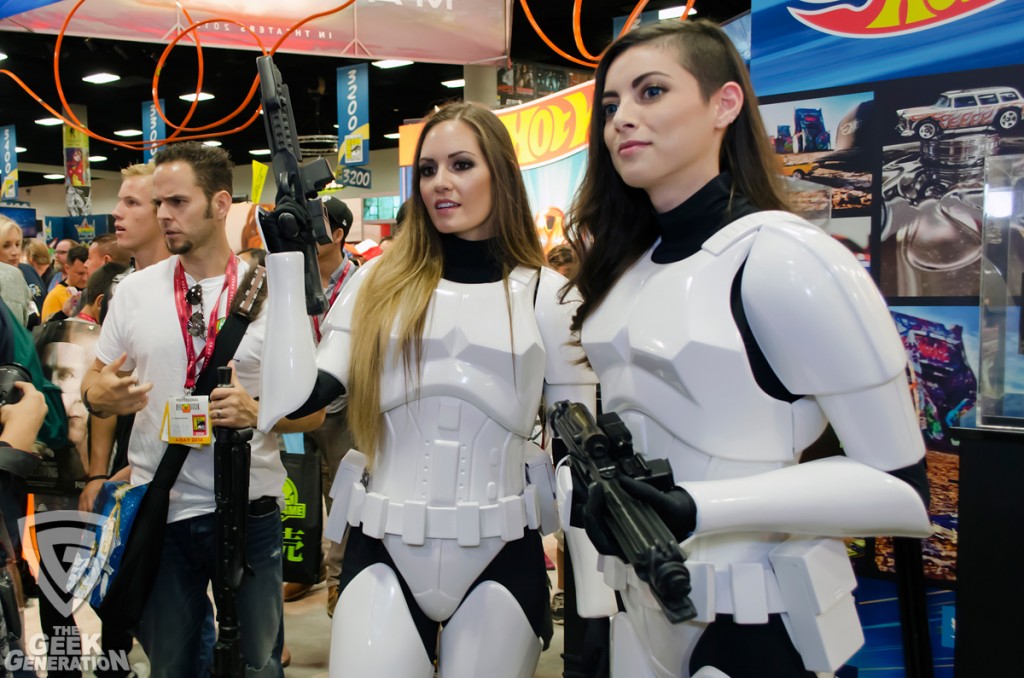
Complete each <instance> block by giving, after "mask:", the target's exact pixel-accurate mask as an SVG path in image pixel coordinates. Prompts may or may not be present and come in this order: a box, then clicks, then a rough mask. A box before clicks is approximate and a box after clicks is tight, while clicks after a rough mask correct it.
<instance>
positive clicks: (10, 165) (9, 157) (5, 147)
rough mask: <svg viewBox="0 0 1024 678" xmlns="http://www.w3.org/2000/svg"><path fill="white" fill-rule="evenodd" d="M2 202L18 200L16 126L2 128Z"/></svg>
mask: <svg viewBox="0 0 1024 678" xmlns="http://www.w3.org/2000/svg"><path fill="white" fill-rule="evenodd" d="M0 162H2V163H3V164H2V165H0V200H17V199H18V138H17V136H16V135H15V133H14V125H4V126H3V127H0Z"/></svg>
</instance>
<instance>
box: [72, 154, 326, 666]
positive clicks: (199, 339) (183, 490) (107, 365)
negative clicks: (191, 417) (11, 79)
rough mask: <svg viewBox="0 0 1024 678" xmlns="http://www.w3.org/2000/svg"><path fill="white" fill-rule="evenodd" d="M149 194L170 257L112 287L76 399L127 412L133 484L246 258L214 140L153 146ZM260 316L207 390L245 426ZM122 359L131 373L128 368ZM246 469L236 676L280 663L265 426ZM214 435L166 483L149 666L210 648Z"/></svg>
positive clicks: (276, 555)
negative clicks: (231, 239)
mask: <svg viewBox="0 0 1024 678" xmlns="http://www.w3.org/2000/svg"><path fill="white" fill-rule="evenodd" d="M155 164H156V169H155V171H154V174H153V200H154V203H155V204H156V205H157V219H158V220H159V222H160V226H161V228H162V229H163V233H164V238H165V240H166V242H167V247H168V249H169V250H170V251H171V253H172V254H174V255H177V256H172V257H171V258H169V259H166V260H164V261H161V262H159V263H157V264H154V265H152V266H149V267H147V268H146V269H145V270H143V271H138V272H136V273H133V274H132V275H130V276H128V277H127V278H126V279H125V280H124V281H123V282H122V283H121V284H120V285H119V286H118V289H117V294H115V295H114V298H113V301H112V303H111V306H110V309H109V310H108V313H107V318H106V322H104V324H103V330H102V333H101V335H100V340H99V344H98V345H97V347H96V356H97V357H96V362H95V363H94V364H93V367H92V369H91V370H90V372H89V374H88V375H87V376H86V379H85V380H84V381H83V384H82V387H83V401H84V402H85V404H86V406H87V407H89V408H90V411H91V412H92V413H93V414H96V415H97V416H110V415H113V414H130V413H135V425H134V427H133V430H132V436H131V441H130V443H129V447H128V464H129V467H130V469H131V479H132V482H133V483H136V484H138V483H145V482H148V481H149V480H151V479H152V478H153V475H154V473H155V472H156V469H157V467H158V465H159V463H160V459H161V457H162V455H163V452H164V450H165V448H166V443H165V442H163V441H162V440H161V422H162V418H163V414H164V410H165V408H167V407H168V406H169V405H170V404H171V403H172V402H173V399H176V398H180V397H182V396H183V395H185V394H186V392H187V391H188V390H189V389H191V387H192V385H193V384H194V383H195V380H196V378H197V377H198V375H199V374H200V373H201V371H202V369H203V368H204V363H205V361H206V360H207V359H208V356H209V355H210V354H211V353H212V349H211V347H210V344H211V343H213V342H215V341H216V330H217V329H219V322H220V321H221V320H223V319H224V318H225V317H226V315H227V312H228V308H229V306H230V299H231V297H232V296H233V293H234V292H235V290H236V289H238V288H239V287H240V283H241V281H242V280H243V278H244V277H245V273H246V272H247V270H248V267H247V266H246V265H245V264H244V263H243V262H240V261H239V260H238V258H237V257H235V255H234V253H233V252H232V251H231V248H230V246H229V245H228V241H227V236H226V232H225V222H226V218H227V213H228V210H229V208H230V207H231V185H232V176H231V167H232V166H231V161H230V159H229V158H228V155H227V153H226V152H224V151H223V150H221V149H219V148H214V147H210V146H204V145H202V144H198V143H194V142H187V143H183V144H174V145H170V146H167V147H165V148H164V149H163V150H161V151H160V152H159V153H157V154H156V157H155ZM265 325H266V318H265V317H264V316H263V315H260V316H259V317H258V318H257V319H255V320H254V321H253V322H252V323H251V324H250V325H249V328H248V331H247V332H246V334H245V337H244V338H243V339H242V342H241V344H240V345H239V347H238V349H237V350H236V351H235V354H234V361H233V367H234V374H233V378H232V388H218V389H215V390H214V391H213V393H211V395H210V403H209V412H210V425H211V426H212V427H216V426H225V427H229V428H245V427H253V428H255V426H256V418H257V414H258V411H259V404H258V401H256V400H254V399H253V398H252V397H251V396H250V393H252V394H258V393H259V390H260V357H261V351H262V344H263V334H264V328H265ZM133 370H135V371H136V374H137V379H136V378H135V377H133V376H132V371H133ZM282 421H283V426H282V427H281V428H280V430H281V431H305V430H309V429H312V428H315V427H317V426H318V425H319V424H320V423H321V422H322V421H323V415H322V413H318V414H316V415H311V416H310V417H307V418H304V419H300V420H294V421H289V420H287V419H285V420H282ZM251 445H252V457H251V472H250V477H249V499H250V504H249V516H248V519H247V521H248V522H247V529H246V560H247V563H248V565H249V567H250V568H251V569H252V572H253V576H251V577H250V576H246V577H243V579H242V586H241V589H240V590H239V592H238V597H237V611H238V617H239V619H240V621H241V629H242V643H241V644H242V652H243V656H244V659H245V663H246V666H247V671H246V675H247V676H281V675H282V670H281V663H280V657H281V639H282V637H283V629H284V627H283V623H282V600H281V517H280V510H279V508H278V500H279V498H280V497H281V489H282V485H283V483H284V479H285V472H284V468H283V467H282V465H281V460H280V455H279V452H278V446H277V441H276V439H275V437H274V436H264V435H262V434H260V433H259V432H255V434H254V436H253V439H252V443H251ZM214 510H215V503H214V473H213V448H212V445H206V446H203V447H201V448H199V449H196V450H193V451H191V452H190V453H189V456H188V459H187V460H186V461H185V464H184V466H183V467H182V469H181V472H180V473H179V474H178V478H177V482H176V483H175V484H174V487H173V488H172V490H171V494H170V511H169V516H168V526H167V531H166V533H165V536H164V545H163V551H162V555H161V562H160V569H159V572H158V574H157V577H156V581H157V584H156V586H155V587H154V589H153V591H152V592H151V593H150V596H149V599H148V600H147V601H146V605H145V609H144V611H143V616H142V620H141V622H140V623H139V626H138V628H137V629H136V632H137V636H138V638H139V640H140V641H141V642H142V645H143V648H144V649H145V651H146V654H147V655H148V657H149V660H150V665H151V667H152V670H153V674H152V675H153V676H168V677H171V676H185V675H203V674H206V673H209V670H210V667H209V662H210V659H211V650H212V648H210V647H208V646H207V642H205V641H204V639H203V635H202V633H201V628H202V624H201V622H202V620H203V618H204V616H205V613H206V610H207V608H208V605H209V603H208V598H207V596H206V590H207V587H208V586H209V584H210V581H211V579H212V578H213V576H214V572H215V563H216V554H217V551H218V546H217V543H216V530H215V520H214Z"/></svg>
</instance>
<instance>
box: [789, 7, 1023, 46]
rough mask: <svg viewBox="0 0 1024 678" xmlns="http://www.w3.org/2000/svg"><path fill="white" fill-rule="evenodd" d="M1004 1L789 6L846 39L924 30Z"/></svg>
mask: <svg viewBox="0 0 1024 678" xmlns="http://www.w3.org/2000/svg"><path fill="white" fill-rule="evenodd" d="M1001 2H1003V0H869V1H868V2H867V4H865V5H863V6H862V7H853V6H851V5H850V4H849V3H846V2H843V3H840V4H834V5H831V6H829V7H823V8H821V9H814V10H810V9H796V8H793V7H791V8H789V11H790V13H791V14H792V15H793V16H794V17H795V18H796V19H797V20H798V21H800V22H802V23H804V24H806V25H807V26H810V27H811V28H813V29H815V30H819V31H821V32H823V33H829V34H831V35H840V36H843V37H847V38H883V37H891V36H894V35H903V34H904V33H914V32H916V31H923V30H926V29H929V28H934V27H935V26H941V25H943V24H948V23H950V22H952V21H957V20H959V19H963V18H964V17H967V16H970V15H972V14H975V13H977V12H980V11H982V10H984V9H987V8H989V7H991V6H993V5H998V4H999V3H1001Z"/></svg>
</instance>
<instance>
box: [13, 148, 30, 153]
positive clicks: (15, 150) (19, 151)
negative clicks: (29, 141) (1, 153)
mask: <svg viewBox="0 0 1024 678" xmlns="http://www.w3.org/2000/svg"><path fill="white" fill-rule="evenodd" d="M27 150H28V149H27V148H25V147H24V146H15V147H14V152H15V153H24V152H25V151H27Z"/></svg>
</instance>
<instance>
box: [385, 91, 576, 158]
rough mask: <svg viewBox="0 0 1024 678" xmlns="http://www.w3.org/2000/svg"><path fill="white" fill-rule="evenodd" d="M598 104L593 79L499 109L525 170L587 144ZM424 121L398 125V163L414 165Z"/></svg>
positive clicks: (571, 152) (567, 154)
mask: <svg viewBox="0 0 1024 678" xmlns="http://www.w3.org/2000/svg"><path fill="white" fill-rule="evenodd" d="M593 103H594V81H593V80H590V81H588V82H585V83H583V84H582V85H577V86H575V87H570V88H569V89H567V90H564V91H561V92H557V93H555V94H552V95H551V96H547V97H544V98H543V99H537V100H536V101H531V102H530V103H528V104H523V105H521V106H513V107H512V108H506V109H503V110H500V111H495V114H496V115H497V116H498V119H499V120H501V122H502V123H504V125H505V127H507V128H508V131H509V134H510V135H511V136H512V145H513V146H515V149H516V157H517V158H519V166H520V167H522V168H523V169H529V168H531V167H537V166H539V165H545V164H547V163H551V162H555V161H556V160H559V159H561V158H564V157H566V156H569V155H572V154H573V153H575V152H577V151H579V150H581V149H584V148H586V147H587V127H588V125H589V124H590V112H591V108H592V106H593ZM422 129H423V123H414V124H411V125H402V126H401V127H399V128H398V133H399V139H398V164H399V166H401V167H408V166H410V165H412V163H413V160H415V155H416V142H417V141H418V140H419V137H420V131H421V130H422Z"/></svg>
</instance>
